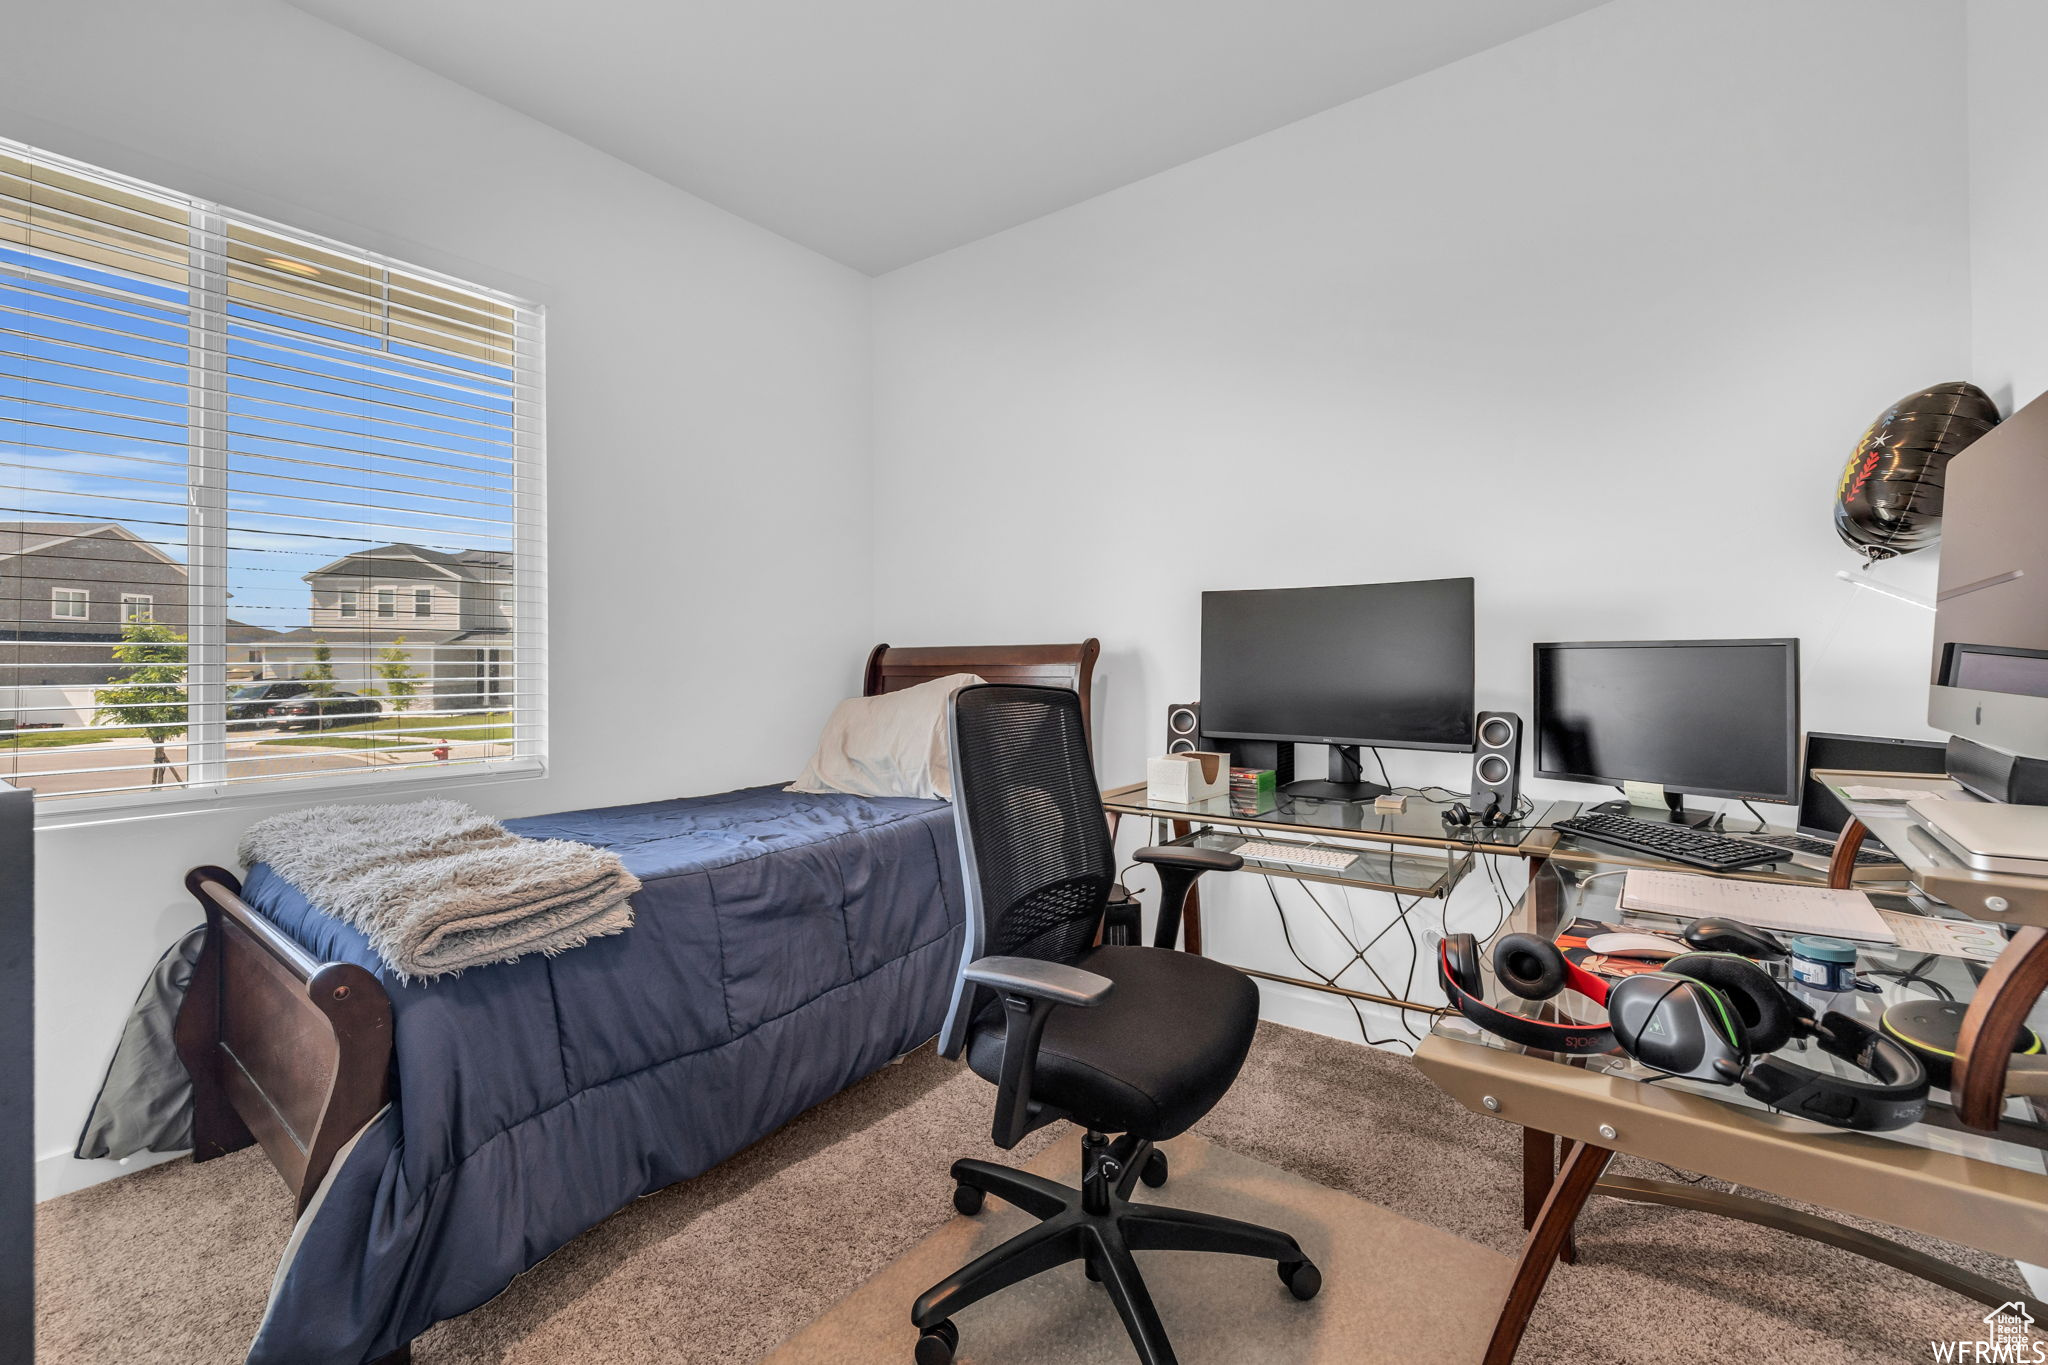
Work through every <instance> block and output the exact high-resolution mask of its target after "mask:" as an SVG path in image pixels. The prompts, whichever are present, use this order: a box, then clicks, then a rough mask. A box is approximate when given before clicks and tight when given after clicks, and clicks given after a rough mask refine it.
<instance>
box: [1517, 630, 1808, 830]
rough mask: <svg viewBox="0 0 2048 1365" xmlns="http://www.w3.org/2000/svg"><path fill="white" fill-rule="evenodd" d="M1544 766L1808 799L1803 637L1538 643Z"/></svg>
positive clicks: (1539, 768)
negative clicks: (1803, 768)
mask: <svg viewBox="0 0 2048 1365" xmlns="http://www.w3.org/2000/svg"><path fill="white" fill-rule="evenodd" d="M1535 659H1536V705H1535V718H1534V721H1533V723H1532V726H1531V732H1532V736H1533V739H1534V746H1533V747H1534V751H1535V753H1534V758H1535V773H1536V775H1537V776H1538V777H1555V778H1563V779H1565V780H1567V781H1574V782H1604V783H1609V784H1612V785H1615V786H1619V785H1621V784H1622V783H1624V782H1653V783H1656V784H1658V785H1659V786H1662V787H1663V788H1664V789H1665V791H1666V792H1667V793H1674V794H1677V793H1682V794H1684V795H1688V796H1720V797H1729V798H1732V799H1735V800H1741V801H1779V802H1785V803H1790V802H1793V801H1796V800H1798V799H1799V642H1798V641H1797V640H1610V641H1600V642H1588V643H1581V644H1540V645H1537V646H1536V647H1535Z"/></svg>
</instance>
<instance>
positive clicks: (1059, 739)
mask: <svg viewBox="0 0 2048 1365" xmlns="http://www.w3.org/2000/svg"><path fill="white" fill-rule="evenodd" d="M948 720H949V727H950V735H949V738H950V741H951V744H952V756H953V802H954V819H955V822H956V825H957V827H958V830H959V837H960V862H961V867H962V869H963V871H964V872H965V874H966V879H967V907H968V909H967V944H966V948H965V951H964V952H963V953H962V954H961V967H960V975H959V977H958V978H957V979H956V981H955V983H954V987H953V1004H952V1008H951V1010H950V1011H949V1012H948V1014H947V1016H946V1026H945V1031H944V1032H943V1033H942V1034H941V1035H940V1043H939V1050H940V1052H941V1053H942V1054H943V1055H945V1056H947V1057H958V1056H959V1055H960V1054H961V1052H962V1051H963V1050H964V1051H965V1052H966V1054H967V1063H968V1065H969V1066H970V1067H972V1068H973V1069H974V1070H975V1072H976V1073H977V1074H979V1075H980V1076H981V1077H982V1078H983V1079H985V1080H989V1081H993V1082H995V1084H996V1087H997V1089H996V1109H995V1126H994V1137H995V1142H996V1145H997V1146H999V1147H1003V1148H1010V1147H1014V1146H1016V1145H1017V1143H1018V1142H1019V1141H1020V1140H1022V1138H1023V1137H1024V1135H1025V1134H1026V1133H1029V1132H1031V1131H1032V1130H1033V1129H1036V1128H1040V1127H1043V1126H1044V1125H1045V1124H1048V1123H1051V1122H1053V1121H1054V1120H1055V1119H1068V1120H1070V1121H1072V1122H1074V1123H1076V1124H1079V1125H1081V1126H1082V1127H1083V1128H1085V1129H1086V1130H1087V1136H1086V1138H1084V1139H1083V1141H1082V1146H1081V1184H1080V1188H1079V1189H1075V1188H1072V1187H1070V1186H1066V1185H1061V1184H1058V1183H1056V1182H1054V1181H1050V1180H1045V1179H1042V1178H1040V1177H1038V1176H1035V1175H1031V1174H1028V1173H1026V1172H1024V1171H1017V1170H1012V1169H1010V1168H1009V1167H1007V1166H998V1165H995V1164H994V1163H992V1162H987V1161H970V1160H962V1161H956V1162H954V1163H953V1179H954V1181H955V1182H956V1188H955V1189H954V1191H953V1205H954V1207H955V1208H957V1209H959V1210H960V1212H962V1213H965V1214H973V1213H977V1212H979V1211H980V1209H981V1205H982V1198H983V1196H984V1195H990V1194H993V1195H995V1196H997V1197H998V1198H1001V1199H1005V1200H1008V1201H1009V1202H1010V1203H1012V1204H1014V1205H1016V1206H1017V1207H1018V1208H1020V1209H1023V1210H1024V1211H1025V1212H1027V1213H1030V1214H1034V1215H1036V1216H1037V1217H1038V1219H1039V1220H1040V1221H1039V1223H1038V1225H1037V1226H1036V1227H1034V1228H1031V1229H1030V1230H1029V1231H1027V1232H1023V1233H1020V1234H1018V1235H1017V1236H1016V1237H1013V1238H1011V1239H1010V1240H1009V1241H1007V1242H1005V1243H1004V1244H1003V1245H1001V1246H999V1247H997V1248H995V1249H994V1250H993V1251H990V1252H989V1253H987V1254H986V1255H984V1256H981V1257H979V1258H977V1259H976V1260H975V1261H974V1262H972V1263H971V1264H969V1265H967V1266H964V1267H962V1268H961V1269H960V1270H957V1271H955V1272H954V1273H953V1274H951V1275H949V1276H947V1277H946V1278H945V1279H943V1280H941V1281H940V1282H939V1283H938V1284H935V1285H933V1286H932V1287H931V1288H930V1289H928V1290H926V1291H925V1293H924V1294H923V1295H922V1296H921V1297H920V1298H919V1299H918V1301H917V1306H916V1307H915V1308H914V1309H913V1310H912V1312H911V1321H912V1322H913V1323H914V1324H915V1325H916V1326H917V1327H918V1328H919V1329H920V1331H921V1332H922V1335H921V1336H920V1337H919V1339H918V1344H917V1365H949V1363H950V1362H951V1361H952V1359H953V1352H954V1349H955V1348H956V1347H957V1346H958V1345H959V1341H960V1335H959V1332H958V1330H957V1329H956V1328H955V1327H954V1326H953V1323H952V1320H951V1319H952V1315H953V1314H955V1313H957V1312H959V1311H960V1310H961V1309H963V1308H965V1307H967V1306H968V1305H969V1304H972V1303H976V1302H978V1301H980V1300H981V1299H984V1298H987V1297H988V1296H989V1295H990V1294H993V1293H995V1292H996V1291H997V1290H1000V1289H1005V1288H1007V1287H1009V1286H1010V1285H1013V1284H1016V1283H1018V1282H1019V1281H1022V1280H1026V1279H1029V1278H1030V1277H1031V1276H1033V1275H1036V1274H1039V1273H1040V1272H1041V1271H1046V1270H1050V1269H1052V1268H1053V1267H1054V1266H1058V1265H1064V1264H1065V1263H1067V1262H1068V1261H1082V1262H1084V1263H1085V1265H1086V1270H1087V1275H1088V1278H1089V1279H1091V1280H1097V1281H1100V1282H1101V1284H1102V1286H1103V1288H1104V1289H1105V1290H1107V1291H1108V1293H1109V1297H1110V1301H1111V1302H1112V1303H1114V1304H1115V1305H1116V1309H1117V1312H1118V1314H1119V1315H1121V1316H1122V1318H1123V1322H1124V1327H1125V1328H1126V1329H1127V1330H1128V1331H1129V1332H1130V1334H1131V1341H1132V1342H1133V1344H1135V1345H1136V1347H1137V1349H1138V1356H1139V1359H1141V1360H1142V1361H1144V1362H1145V1365H1172V1362H1173V1360H1174V1355H1173V1347H1172V1346H1171V1345H1170V1344H1169V1343H1168V1342H1167V1338H1166V1332H1165V1329H1164V1328H1163V1327H1162V1326H1161V1324H1160V1321H1159V1314H1158V1312H1157V1310H1155V1309H1154V1307H1153V1306H1152V1299H1151V1296H1150V1295H1149V1294H1147V1293H1146V1292H1145V1282H1144V1280H1143V1279H1142V1278H1141V1277H1140V1276H1139V1274H1138V1267H1137V1263H1136V1262H1135V1261H1134V1260H1133V1259H1132V1256H1131V1253H1132V1252H1134V1251H1220V1252H1229V1253H1232V1254H1234V1255H1239V1256H1260V1257H1265V1258H1266V1259H1268V1260H1271V1261H1274V1262H1276V1263H1278V1267H1279V1271H1280V1279H1281V1281H1282V1282H1283V1283H1284V1284H1285V1285H1286V1287H1287V1289H1288V1290H1289V1291H1290V1292H1292V1293H1293V1295H1294V1297H1296V1298H1297V1299H1309V1298H1313V1297H1314V1296H1315V1293H1316V1291H1317V1290H1318V1289H1319V1288H1321V1287H1322V1276H1321V1274H1320V1273H1319V1272H1318V1271H1317V1270H1316V1268H1315V1266H1314V1265H1313V1264H1312V1263H1311V1262H1310V1261H1309V1259H1308V1257H1307V1256H1306V1255H1305V1254H1304V1253H1303V1252H1302V1249H1301V1247H1300V1246H1298V1245H1297V1244H1296V1243H1295V1241H1294V1239H1293V1238H1292V1237H1289V1236H1288V1235H1287V1234H1286V1233H1284V1232H1275V1231H1273V1230H1272V1229H1270V1228H1262V1227H1257V1226H1255V1225H1253V1224H1251V1223H1240V1222H1237V1221H1235V1220H1233V1219H1229V1218H1217V1217H1214V1216H1212V1215H1210V1214H1206V1213H1190V1212H1185V1211H1183V1210H1180V1209H1169V1208H1161V1207H1159V1206H1157V1205H1152V1204H1136V1203H1132V1202H1130V1194H1131V1190H1132V1189H1133V1187H1134V1186H1135V1185H1136V1183H1137V1182H1138V1180H1139V1179H1141V1178H1142V1179H1143V1180H1144V1181H1145V1183H1146V1184H1147V1185H1151V1186H1154V1187H1156V1186H1158V1185H1160V1184H1163V1183H1164V1182H1165V1180H1166V1178H1167V1164H1166V1155H1165V1153H1163V1152H1159V1151H1156V1150H1154V1148H1153V1144H1154V1143H1155V1142H1159V1141H1161V1140H1163V1139H1166V1138H1170V1137H1174V1136H1177V1135H1178V1134H1180V1133H1183V1132H1186V1131H1187V1129H1188V1128H1189V1127H1190V1126H1192V1125H1193V1124H1194V1123H1195V1121H1196V1120H1198V1119H1200V1118H1201V1117H1202V1116H1203V1115H1204V1114H1206V1113H1208V1112H1209V1110H1210V1108H1211V1107H1213V1106H1214V1105H1215V1103H1216V1102H1217V1101H1218V1100H1220V1099H1221V1098H1223V1093H1224V1092H1225V1091H1226V1090H1228V1089H1229V1088H1230V1083H1231V1082H1232V1081H1233V1080H1235V1079H1236V1077H1237V1072H1238V1068H1239V1067H1240V1066H1242V1065H1243V1064H1244V1058H1245V1053H1246V1052H1247V1051H1248V1050H1249V1049H1250V1047H1251V1041H1252V1031H1253V1029H1254V1028H1255V1027H1256V1026H1257V1023H1258V1014H1259V997H1258V991H1257V990H1256V988H1254V987H1253V985H1252V983H1251V979H1250V978H1249V977H1247V976H1245V975H1244V973H1242V972H1240V971H1238V970H1237V969H1235V968H1234V967H1228V966H1225V965H1224V964H1222V963H1220V962H1213V961H1210V960H1209V959H1207V958H1203V957H1196V956H1194V955H1192V954H1188V953H1180V952H1174V951H1172V950H1171V949H1170V948H1163V947H1152V948H1145V947H1136V946H1124V945H1105V946H1100V947H1097V946H1092V945H1094V943H1095V939H1096V931H1097V928H1098V926H1099V925H1100V924H1101V922H1102V918H1103V910H1104V906H1105V903H1106V902H1107V900H1108V898H1109V894H1110V889H1111V887H1112V886H1113V885H1114V884H1115V880H1116V877H1115V872H1116V867H1115V851H1114V849H1113V847H1112V846H1111V843H1110V837H1109V826H1108V823H1107V821H1106V820H1105V819H1104V816H1103V812H1102V800H1101V795H1100V793H1099V791H1098V789H1097V788H1096V785H1095V769H1094V765H1093V764H1092V763H1091V762H1090V761H1089V757H1088V741H1087V734H1086V732H1085V731H1084V730H1083V728H1082V724H1081V705H1080V699H1079V698H1078V697H1076V696H1075V694H1074V693H1072V692H1069V691H1066V690H1064V689H1060V688H1050V687H1016V686H1006V685H984V686H978V687H964V688H962V689H960V691H959V692H957V693H955V694H954V696H953V700H952V703H951V706H950V708H949V717H948ZM1137 857H1138V858H1139V859H1140V860H1142V861H1144V862H1149V863H1152V864H1155V865H1156V866H1157V867H1158V868H1159V870H1160V873H1161V883H1162V894H1164V895H1166V896H1167V897H1168V898H1169V899H1168V901H1167V903H1165V904H1162V905H1161V907H1160V912H1161V916H1162V918H1164V917H1166V916H1168V915H1170V916H1172V918H1173V920H1174V921H1177V920H1178V918H1179V912H1180V904H1179V902H1180V899H1181V898H1183V897H1185V895H1186V894H1187V889H1188V887H1190V886H1191V885H1193V883H1194V880H1195V878H1196V877H1197V876H1199V875H1200V874H1201V873H1202V872H1205V871H1227V870H1230V869H1233V868H1236V867H1240V866H1242V865H1243V859H1241V858H1239V857H1237V856H1236V855H1235V854H1225V853H1213V852H1209V851H1206V850H1201V849H1191V848H1148V849H1141V850H1139V852H1138V854H1137ZM1110 1134H1118V1135H1119V1136H1117V1137H1116V1138H1115V1140H1114V1141H1112V1140H1111V1138H1110V1136H1109V1135H1110ZM1275 1292H1278V1291H1277V1290H1276V1291H1275Z"/></svg>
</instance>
